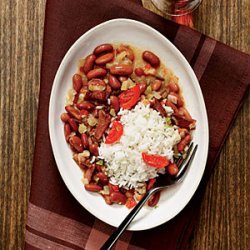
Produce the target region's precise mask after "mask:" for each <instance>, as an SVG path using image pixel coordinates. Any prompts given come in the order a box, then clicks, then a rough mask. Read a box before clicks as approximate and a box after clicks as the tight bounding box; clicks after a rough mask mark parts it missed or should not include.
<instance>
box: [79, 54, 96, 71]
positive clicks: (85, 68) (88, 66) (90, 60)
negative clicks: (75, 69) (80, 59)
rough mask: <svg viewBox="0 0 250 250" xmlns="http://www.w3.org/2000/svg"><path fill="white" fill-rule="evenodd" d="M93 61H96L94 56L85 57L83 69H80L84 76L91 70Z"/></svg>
mask: <svg viewBox="0 0 250 250" xmlns="http://www.w3.org/2000/svg"><path fill="white" fill-rule="evenodd" d="M95 60H96V56H95V55H93V54H90V55H88V56H87V57H86V59H85V62H84V65H83V68H82V70H83V72H84V73H85V74H87V73H88V72H89V71H90V70H92V69H93V67H94V64H95Z"/></svg>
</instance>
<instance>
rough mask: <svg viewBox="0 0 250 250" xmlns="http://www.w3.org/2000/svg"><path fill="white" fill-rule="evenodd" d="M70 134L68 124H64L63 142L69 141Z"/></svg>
mask: <svg viewBox="0 0 250 250" xmlns="http://www.w3.org/2000/svg"><path fill="white" fill-rule="evenodd" d="M70 134H71V129H70V126H69V124H68V123H65V124H64V136H65V140H66V141H68V140H69V136H70Z"/></svg>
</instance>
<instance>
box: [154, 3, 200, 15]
mask: <svg viewBox="0 0 250 250" xmlns="http://www.w3.org/2000/svg"><path fill="white" fill-rule="evenodd" d="M201 2H202V0H199V2H198V3H197V4H196V5H195V6H193V8H191V9H189V10H187V11H185V12H184V13H180V14H178V13H169V12H167V11H166V12H165V11H163V10H161V9H159V7H157V6H156V5H155V3H154V1H152V0H151V3H152V4H153V6H154V7H155V8H156V9H157V10H158V11H160V12H161V13H162V14H164V15H167V16H170V17H173V16H185V15H188V14H190V13H192V12H193V11H195V10H196V9H197V8H198V7H199V5H200V4H201Z"/></svg>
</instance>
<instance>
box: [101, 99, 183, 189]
mask: <svg viewBox="0 0 250 250" xmlns="http://www.w3.org/2000/svg"><path fill="white" fill-rule="evenodd" d="M119 115H122V116H121V123H122V124H123V130H124V133H123V135H122V137H121V139H120V141H119V142H117V143H114V144H111V145H108V144H105V143H102V144H101V145H100V147H99V155H100V156H99V157H100V158H102V159H104V160H105V162H106V165H107V174H108V176H109V177H110V182H111V183H112V184H115V185H119V186H120V187H121V186H123V187H125V188H139V187H140V186H141V185H142V184H143V183H144V182H145V181H147V180H149V179H152V178H154V177H156V176H158V173H164V169H157V168H154V167H150V166H148V165H146V164H145V162H144V161H143V160H142V152H146V153H148V154H157V155H162V156H166V157H167V158H168V159H169V160H170V161H173V149H172V148H173V146H174V145H175V144H177V143H178V142H179V141H180V135H179V133H178V130H176V129H175V128H174V127H169V126H166V123H165V118H163V117H161V116H160V114H159V113H158V112H157V111H155V110H153V109H151V108H150V107H149V106H145V105H144V104H142V103H138V104H137V105H136V107H135V108H134V109H133V110H121V111H120V112H119Z"/></svg>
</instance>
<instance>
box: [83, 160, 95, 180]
mask: <svg viewBox="0 0 250 250" xmlns="http://www.w3.org/2000/svg"><path fill="white" fill-rule="evenodd" d="M86 166H87V167H88V168H87V170H86V171H85V173H84V178H86V179H87V180H88V182H89V183H90V182H91V179H92V175H93V173H94V171H95V165H94V164H92V165H90V166H89V163H87V165H86Z"/></svg>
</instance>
